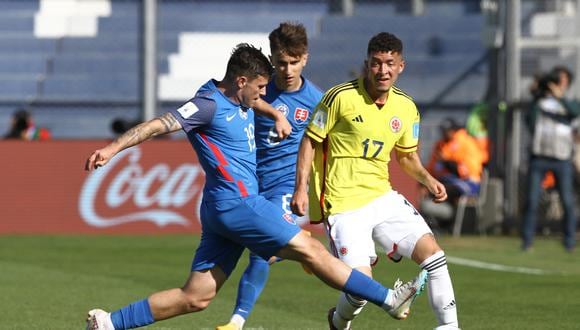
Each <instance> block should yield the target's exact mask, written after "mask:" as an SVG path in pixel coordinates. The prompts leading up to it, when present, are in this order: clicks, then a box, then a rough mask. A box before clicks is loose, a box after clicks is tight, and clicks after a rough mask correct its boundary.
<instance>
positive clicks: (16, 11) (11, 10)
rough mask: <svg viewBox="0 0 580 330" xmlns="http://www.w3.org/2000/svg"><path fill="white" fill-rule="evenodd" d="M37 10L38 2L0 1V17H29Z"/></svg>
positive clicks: (29, 0)
mask: <svg viewBox="0 0 580 330" xmlns="http://www.w3.org/2000/svg"><path fill="white" fill-rule="evenodd" d="M38 9H39V1H38V0H2V10H0V16H2V17H4V16H14V15H29V14H30V13H34V12H36V11H37V10H38Z"/></svg>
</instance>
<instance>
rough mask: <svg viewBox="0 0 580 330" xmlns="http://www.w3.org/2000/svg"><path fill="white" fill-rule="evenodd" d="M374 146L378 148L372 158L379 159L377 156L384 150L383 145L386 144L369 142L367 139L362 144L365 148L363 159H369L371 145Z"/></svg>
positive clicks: (374, 141) (375, 141)
mask: <svg viewBox="0 0 580 330" xmlns="http://www.w3.org/2000/svg"><path fill="white" fill-rule="evenodd" d="M371 142H372V144H373V146H374V147H375V148H376V150H375V153H374V154H373V155H372V156H371V157H372V158H375V157H377V155H378V154H379V153H380V152H381V150H383V145H384V144H385V143H384V142H383V141H377V140H369V139H366V140H364V141H363V142H362V144H363V146H364V151H363V157H364V158H367V154H368V151H369V145H370V144H371Z"/></svg>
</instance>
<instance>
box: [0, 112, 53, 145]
mask: <svg viewBox="0 0 580 330" xmlns="http://www.w3.org/2000/svg"><path fill="white" fill-rule="evenodd" d="M50 138H51V133H50V131H49V130H48V129H46V128H43V127H37V126H36V125H34V121H33V120H32V116H31V115H30V112H29V111H28V110H26V109H18V110H16V111H15V112H14V114H12V122H11V124H10V131H9V132H8V133H7V134H6V135H5V136H4V139H13V140H22V141H46V140H50Z"/></svg>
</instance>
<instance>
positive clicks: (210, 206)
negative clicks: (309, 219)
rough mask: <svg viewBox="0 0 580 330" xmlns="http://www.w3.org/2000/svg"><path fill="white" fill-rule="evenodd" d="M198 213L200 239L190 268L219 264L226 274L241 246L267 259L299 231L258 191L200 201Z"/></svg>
mask: <svg viewBox="0 0 580 330" xmlns="http://www.w3.org/2000/svg"><path fill="white" fill-rule="evenodd" d="M200 215H201V228H202V234H201V242H200V243H199V246H198V248H197V251H196V253H195V257H194V259H193V264H192V266H191V270H192V271H200V270H205V269H210V268H213V267H214V266H219V267H220V268H221V269H222V270H223V271H224V272H225V273H226V275H228V276H229V275H230V274H231V272H232V271H233V269H234V268H235V267H236V263H237V262H238V259H239V258H240V256H241V254H242V252H243V250H244V248H248V249H250V251H252V252H253V253H255V254H257V255H259V256H261V257H262V258H264V259H269V258H270V257H271V256H274V255H276V253H278V251H280V250H281V249H282V248H283V247H285V246H286V245H287V244H288V242H289V241H290V240H291V239H292V238H293V237H294V236H296V234H298V233H299V232H300V226H298V225H297V224H296V221H294V218H293V217H291V216H290V215H288V214H286V213H285V212H284V210H282V209H281V208H280V206H278V205H276V204H273V203H271V202H269V201H268V200H266V199H265V198H264V197H263V196H260V195H253V196H249V197H245V198H236V199H229V200H222V201H211V202H207V201H202V203H201V212H200Z"/></svg>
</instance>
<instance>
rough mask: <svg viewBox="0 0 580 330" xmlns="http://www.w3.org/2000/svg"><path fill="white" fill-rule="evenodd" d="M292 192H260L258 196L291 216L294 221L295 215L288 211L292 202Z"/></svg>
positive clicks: (282, 189) (291, 190) (277, 190)
mask: <svg viewBox="0 0 580 330" xmlns="http://www.w3.org/2000/svg"><path fill="white" fill-rule="evenodd" d="M293 191H294V190H293V189H290V188H286V189H284V188H281V189H275V190H274V189H272V190H269V191H265V192H260V195H262V196H264V198H265V199H267V200H269V201H270V202H272V203H274V204H276V205H278V206H279V207H280V208H281V209H282V210H283V211H284V212H286V214H289V215H291V216H292V218H294V219H296V215H295V214H293V213H292V210H290V201H292V192H293Z"/></svg>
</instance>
